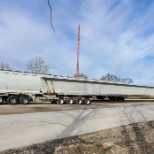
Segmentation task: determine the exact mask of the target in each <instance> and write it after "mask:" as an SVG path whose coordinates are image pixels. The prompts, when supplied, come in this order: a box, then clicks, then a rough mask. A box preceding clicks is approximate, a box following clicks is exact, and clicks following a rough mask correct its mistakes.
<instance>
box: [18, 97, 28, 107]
mask: <svg viewBox="0 0 154 154" xmlns="http://www.w3.org/2000/svg"><path fill="white" fill-rule="evenodd" d="M19 100H20V103H21V104H24V105H26V104H29V102H30V99H29V97H28V96H21V97H20V98H19Z"/></svg>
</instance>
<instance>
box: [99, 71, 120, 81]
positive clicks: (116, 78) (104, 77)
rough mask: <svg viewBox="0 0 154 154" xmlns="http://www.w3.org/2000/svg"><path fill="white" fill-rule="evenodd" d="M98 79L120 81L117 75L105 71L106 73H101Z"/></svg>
mask: <svg viewBox="0 0 154 154" xmlns="http://www.w3.org/2000/svg"><path fill="white" fill-rule="evenodd" d="M100 80H104V81H111V82H120V80H121V79H120V78H119V77H117V76H116V75H112V74H109V73H107V74H106V75H103V76H102V77H101V79H100Z"/></svg>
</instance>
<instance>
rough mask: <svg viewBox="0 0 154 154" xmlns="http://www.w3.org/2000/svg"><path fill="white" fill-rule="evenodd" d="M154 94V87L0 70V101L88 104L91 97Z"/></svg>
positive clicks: (102, 97) (115, 97) (120, 97)
mask: <svg viewBox="0 0 154 154" xmlns="http://www.w3.org/2000/svg"><path fill="white" fill-rule="evenodd" d="M135 95H137V96H154V87H147V86H137V85H127V84H121V83H112V82H104V81H101V80H91V79H83V78H73V77H62V76H55V75H44V74H30V73H23V72H13V71H4V70H1V71H0V104H2V103H3V102H8V103H10V104H17V103H21V104H28V103H30V102H37V101H50V102H55V101H56V102H57V103H59V104H63V103H69V104H73V103H78V104H82V103H85V104H90V103H91V99H93V98H97V99H105V98H108V99H110V100H112V101H124V100H125V98H126V97H127V96H135Z"/></svg>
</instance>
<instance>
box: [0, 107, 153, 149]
mask: <svg viewBox="0 0 154 154" xmlns="http://www.w3.org/2000/svg"><path fill="white" fill-rule="evenodd" d="M150 120H154V105H143V106H128V107H115V108H98V109H89V110H74V111H55V112H38V113H24V114H12V115H0V151H4V150H8V149H14V148H19V147H24V146H29V145H32V144H36V143H41V142H45V141H49V140H53V139H59V138H64V137H69V136H76V135H82V134H86V133H91V132H96V131H100V130H104V129H108V128H113V127H118V126H121V125H128V124H131V123H136V122H140V121H150Z"/></svg>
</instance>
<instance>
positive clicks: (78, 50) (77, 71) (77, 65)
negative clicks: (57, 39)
mask: <svg viewBox="0 0 154 154" xmlns="http://www.w3.org/2000/svg"><path fill="white" fill-rule="evenodd" d="M79 58H80V25H78V47H77V63H76V78H77V77H79V75H80V74H79Z"/></svg>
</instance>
